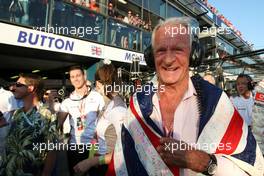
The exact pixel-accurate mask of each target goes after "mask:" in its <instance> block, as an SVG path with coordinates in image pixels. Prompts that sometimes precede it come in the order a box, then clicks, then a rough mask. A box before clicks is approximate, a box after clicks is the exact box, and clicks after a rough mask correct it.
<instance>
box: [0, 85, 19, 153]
mask: <svg viewBox="0 0 264 176" xmlns="http://www.w3.org/2000/svg"><path fill="white" fill-rule="evenodd" d="M0 100H1V101H0V112H1V113H2V114H3V116H2V117H0V141H1V142H0V153H1V154H0V155H2V154H4V153H5V151H4V149H5V137H6V135H7V133H8V129H9V127H8V122H9V120H10V117H11V115H12V113H13V112H14V110H16V109H18V105H17V101H16V99H15V97H14V95H13V94H12V92H10V91H8V90H5V89H4V88H2V87H0Z"/></svg>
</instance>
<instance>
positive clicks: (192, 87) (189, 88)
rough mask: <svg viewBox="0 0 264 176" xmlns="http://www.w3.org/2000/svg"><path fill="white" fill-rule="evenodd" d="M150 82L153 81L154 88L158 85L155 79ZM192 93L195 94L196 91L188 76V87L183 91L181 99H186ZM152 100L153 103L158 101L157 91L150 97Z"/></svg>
mask: <svg viewBox="0 0 264 176" xmlns="http://www.w3.org/2000/svg"><path fill="white" fill-rule="evenodd" d="M152 83H153V86H154V87H155V88H157V87H158V81H157V80H155V81H152ZM193 95H194V96H197V92H196V90H195V88H194V85H193V83H192V79H191V78H189V82H188V89H187V90H186V91H185V93H184V96H183V99H182V101H184V100H187V99H188V98H191V97H192V96H193ZM152 101H153V104H154V105H156V104H157V103H158V102H159V96H158V94H157V92H155V94H154V96H153V97H152Z"/></svg>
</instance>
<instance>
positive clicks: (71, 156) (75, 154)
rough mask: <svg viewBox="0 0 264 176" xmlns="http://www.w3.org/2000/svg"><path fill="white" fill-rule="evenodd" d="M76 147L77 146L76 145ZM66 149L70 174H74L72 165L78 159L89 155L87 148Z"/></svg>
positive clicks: (72, 175)
mask: <svg viewBox="0 0 264 176" xmlns="http://www.w3.org/2000/svg"><path fill="white" fill-rule="evenodd" d="M76 148H77V149H78V147H76ZM77 149H76V150H70V149H69V150H68V152H67V155H68V163H69V171H70V175H71V176H74V173H75V172H74V170H73V167H74V166H75V165H76V164H78V163H79V162H80V161H82V160H85V159H87V158H88V156H89V150H84V151H82V150H77Z"/></svg>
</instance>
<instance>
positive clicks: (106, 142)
mask: <svg viewBox="0 0 264 176" xmlns="http://www.w3.org/2000/svg"><path fill="white" fill-rule="evenodd" d="M95 81H96V89H97V91H98V92H99V93H100V94H101V95H103V97H104V100H105V103H106V106H105V108H104V110H103V111H102V112H101V115H100V116H99V119H98V122H97V126H96V134H97V140H98V143H99V150H98V151H97V153H96V155H95V157H92V158H88V159H86V160H83V161H81V162H79V163H78V164H77V165H76V166H75V167H74V170H75V172H77V173H85V172H87V171H88V170H89V169H90V168H91V167H94V166H98V167H97V168H92V169H90V170H89V174H90V175H96V176H101V175H105V173H106V171H107V168H108V164H109V163H110V160H111V157H112V152H113V150H114V147H115V143H116V140H117V139H118V138H119V139H120V138H121V125H122V123H123V119H124V117H125V115H126V112H127V108H126V104H125V102H124V101H123V99H122V98H121V97H120V96H119V93H118V92H115V91H114V90H116V89H115V86H120V85H119V84H118V80H117V71H116V69H115V67H114V66H113V65H112V64H109V65H106V64H105V65H103V66H101V67H100V68H99V69H98V70H97V71H96V73H95ZM117 90H120V89H117Z"/></svg>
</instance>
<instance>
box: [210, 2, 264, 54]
mask: <svg viewBox="0 0 264 176" xmlns="http://www.w3.org/2000/svg"><path fill="white" fill-rule="evenodd" d="M208 2H209V3H210V4H211V5H212V6H214V7H215V8H216V9H218V11H219V13H220V14H223V15H224V16H225V17H226V18H227V19H228V20H229V21H230V22H231V23H232V24H233V25H234V26H235V27H236V28H237V29H238V30H239V31H241V33H242V38H243V39H244V40H246V41H249V42H250V43H252V44H254V48H255V49H263V48H264V13H263V10H264V0H208Z"/></svg>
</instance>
